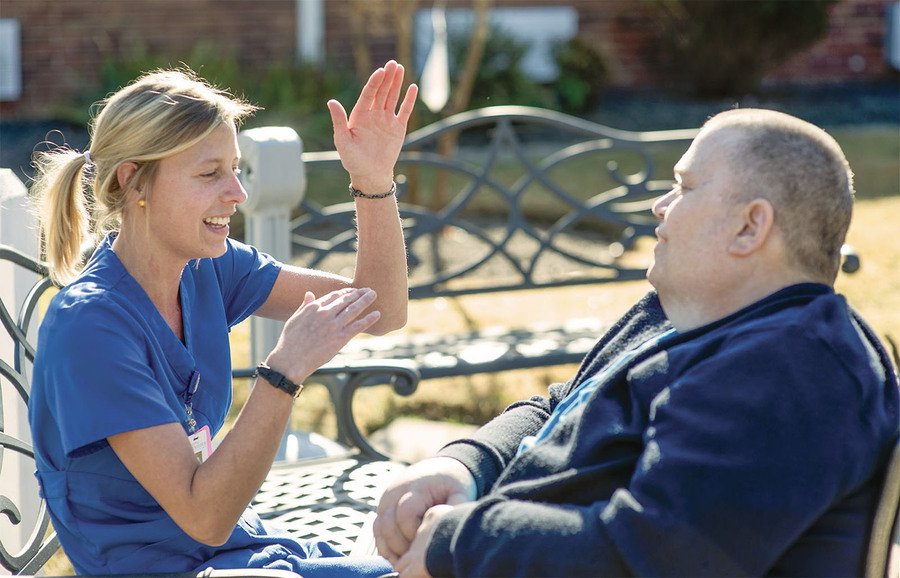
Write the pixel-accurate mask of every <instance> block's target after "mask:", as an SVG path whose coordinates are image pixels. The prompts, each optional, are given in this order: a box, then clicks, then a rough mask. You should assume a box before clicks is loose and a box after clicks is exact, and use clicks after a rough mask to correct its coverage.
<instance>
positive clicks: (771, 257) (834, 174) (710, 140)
mask: <svg viewBox="0 0 900 578" xmlns="http://www.w3.org/2000/svg"><path fill="white" fill-rule="evenodd" d="M675 178H676V185H675V187H674V188H673V190H672V191H671V192H669V193H668V194H667V195H665V196H664V197H662V198H661V199H659V200H658V201H657V202H656V204H655V205H654V209H653V210H654V213H655V214H656V215H657V217H658V218H660V220H661V221H662V223H661V224H660V227H659V229H658V238H659V243H658V244H657V249H656V253H655V257H656V259H655V263H654V265H653V266H652V267H651V269H650V271H649V272H648V278H649V279H650V281H651V283H653V285H654V286H655V287H656V288H657V290H658V291H659V294H660V298H661V299H662V301H663V305H664V306H666V305H667V302H668V305H669V306H668V307H667V312H668V310H669V309H675V310H677V309H679V308H686V309H687V310H696V309H701V310H703V309H706V310H705V311H700V312H699V314H697V313H698V312H697V311H694V314H691V315H688V316H689V317H696V318H697V319H698V320H699V321H711V320H714V319H716V318H718V317H717V316H718V315H720V314H727V313H728V312H731V311H733V310H735V309H736V308H739V307H742V306H745V305H748V304H749V303H751V302H752V301H753V300H756V299H759V298H762V297H764V296H765V295H766V294H768V293H770V292H772V291H774V290H777V289H779V288H781V287H784V286H787V285H790V284H793V283H797V282H801V281H814V282H820V283H825V284H829V285H830V284H832V283H833V282H834V280H835V278H836V276H837V272H838V269H839V266H840V248H841V245H842V244H843V242H844V238H845V236H846V233H847V228H848V226H849V224H850V215H851V210H852V203H853V185H852V173H851V172H850V169H849V166H848V165H847V161H846V159H845V158H844V155H843V152H842V151H841V149H840V147H839V146H838V144H837V143H836V142H835V141H834V139H832V138H831V137H830V136H829V135H828V134H826V133H825V132H824V131H823V130H821V129H819V128H817V127H815V126H813V125H811V124H809V123H807V122H804V121H802V120H800V119H797V118H794V117H792V116H789V115H786V114H783V113H778V112H774V111H768V110H753V109H744V110H732V111H728V112H724V113H721V114H719V115H716V116H714V117H713V118H711V119H710V120H709V121H708V122H707V123H706V124H705V125H704V127H703V129H702V130H701V132H700V134H699V135H698V136H697V138H696V139H695V140H694V142H693V143H692V144H691V147H690V148H689V149H688V151H687V153H685V155H684V156H683V157H682V159H681V160H680V161H679V162H678V163H677V164H676V165H675ZM670 315H671V314H670ZM710 317H711V318H710Z"/></svg>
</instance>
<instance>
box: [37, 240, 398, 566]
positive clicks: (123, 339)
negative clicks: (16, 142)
mask: <svg viewBox="0 0 900 578" xmlns="http://www.w3.org/2000/svg"><path fill="white" fill-rule="evenodd" d="M113 239H114V236H112V235H111V236H109V237H107V238H106V239H105V241H104V242H103V243H102V244H101V245H100V247H99V248H98V249H97V251H96V252H95V253H94V255H93V256H92V257H91V259H90V261H89V262H88V264H87V266H86V267H85V269H84V271H83V272H82V273H81V275H80V276H79V277H78V279H77V280H76V281H74V282H73V283H71V284H70V285H67V286H66V287H64V288H63V289H62V290H61V291H60V292H59V293H58V294H57V295H56V296H55V297H54V299H53V300H52V302H51V303H50V307H49V309H48V311H47V314H46V316H45V318H44V321H43V323H42V324H41V328H40V332H39V335H38V348H37V356H36V358H35V363H34V375H33V381H32V392H31V400H30V403H29V420H30V422H31V430H32V432H34V435H33V437H34V449H35V459H36V462H37V472H36V476H37V478H38V481H39V482H40V486H41V492H42V496H43V497H44V498H45V499H46V500H47V505H48V508H49V511H50V515H51V518H52V520H53V526H54V528H55V529H56V531H57V533H58V535H59V540H60V543H61V544H62V546H63V549H64V550H65V552H66V554H67V555H68V556H69V559H70V560H71V561H72V564H73V566H74V567H75V570H76V571H77V572H79V573H98V574H104V573H128V572H139V571H140V572H146V571H155V572H179V571H190V570H199V569H204V568H207V567H216V568H279V569H290V570H294V571H299V572H301V573H303V574H304V575H305V576H308V577H311V576H330V575H335V576H338V575H341V576H350V575H353V576H363V575H370V576H373V575H374V576H377V575H378V574H381V573H383V572H387V571H389V567H388V566H387V563H386V562H385V561H383V560H381V559H377V558H376V559H369V560H362V561H359V560H357V561H356V562H354V563H350V559H348V558H338V557H339V556H340V554H339V553H338V552H337V551H336V550H334V549H333V548H332V547H331V546H329V545H328V544H325V543H322V542H300V541H298V540H295V539H293V538H291V537H289V536H287V535H284V534H272V533H270V532H267V530H266V529H265V528H264V527H263V526H262V523H261V522H260V520H259V518H258V516H257V515H256V514H255V513H254V512H253V511H252V509H250V508H248V509H247V510H246V511H245V512H244V514H243V516H242V517H241V519H240V521H239V523H238V524H237V526H236V527H235V529H234V532H233V533H232V535H231V538H230V539H229V540H228V542H227V543H226V544H224V545H222V546H219V547H211V546H206V545H204V544H201V543H200V542H197V541H195V540H193V539H192V538H190V537H189V536H188V535H187V534H185V533H184V531H183V530H181V528H180V527H178V525H177V524H175V522H174V521H173V520H172V518H171V517H170V516H169V515H168V514H167V513H166V512H165V511H164V510H163V509H162V508H161V507H160V505H159V503H157V501H156V500H154V499H153V497H152V496H151V495H150V494H149V493H148V492H147V491H146V490H145V489H144V488H143V486H141V485H140V483H138V481H137V480H136V479H135V478H134V477H133V476H132V475H131V474H130V473H129V471H128V470H127V469H126V468H125V466H124V465H123V464H122V462H121V461H120V460H119V459H118V457H117V456H116V454H115V452H113V451H112V448H111V447H110V446H109V443H108V442H107V441H106V438H107V437H109V436H111V435H114V434H118V433H123V432H127V431H132V430H136V429H142V428H147V427H152V426H156V425H161V424H166V423H173V422H175V423H180V424H182V427H184V428H185V435H187V431H188V430H187V414H186V410H185V399H184V396H185V393H186V390H187V387H188V384H189V383H190V380H191V376H192V375H193V374H194V373H195V372H197V373H199V374H200V385H199V388H198V389H197V391H196V393H195V394H194V396H193V400H192V407H193V414H194V418H195V419H196V420H197V428H198V429H199V428H202V427H203V426H207V425H208V426H209V428H210V431H211V432H212V434H213V435H215V434H216V432H218V431H219V429H220V428H221V427H222V424H223V422H224V420H225V416H226V414H227V412H228V408H229V407H230V405H231V353H230V347H229V342H228V331H229V330H230V328H231V327H232V326H234V325H235V324H237V323H239V322H240V321H242V320H243V319H245V318H246V317H247V316H249V315H250V314H251V313H253V312H254V311H255V310H256V309H257V308H258V307H259V306H260V305H262V303H263V302H264V301H265V300H266V298H267V297H268V295H269V292H270V291H271V289H272V286H273V284H274V283H275V279H276V277H277V276H278V273H279V271H280V269H281V265H280V264H279V263H278V262H277V261H275V260H274V259H272V258H271V257H269V256H268V255H265V254H262V253H260V252H258V251H257V250H256V249H254V248H253V247H250V246H247V245H243V244H241V243H238V242H235V241H232V240H229V241H228V249H227V251H226V253H225V255H223V256H222V257H219V258H217V259H201V260H199V261H198V262H191V263H189V264H188V265H187V266H186V267H185V269H184V271H183V273H182V276H181V285H180V294H181V305H182V316H183V324H184V342H183V343H182V341H181V340H179V339H178V337H176V335H175V334H174V333H173V332H172V330H171V329H170V328H169V326H168V325H167V324H166V322H165V320H164V319H163V318H162V316H161V315H160V313H159V311H158V310H157V309H156V307H155V306H154V305H153V303H152V302H151V301H150V298H149V296H148V295H147V294H146V292H145V291H144V290H143V288H142V287H141V286H140V285H139V284H138V283H137V281H136V280H135V279H134V278H133V277H132V276H131V275H130V274H129V273H128V271H127V270H126V269H125V267H124V266H123V265H122V262H121V261H119V259H118V257H117V256H116V254H115V253H114V252H113V250H112V241H113Z"/></svg>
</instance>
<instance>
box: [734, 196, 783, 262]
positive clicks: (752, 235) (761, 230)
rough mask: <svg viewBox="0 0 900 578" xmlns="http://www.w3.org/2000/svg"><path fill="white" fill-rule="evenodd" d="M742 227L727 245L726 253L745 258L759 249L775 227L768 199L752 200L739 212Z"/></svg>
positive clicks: (773, 212) (773, 210)
mask: <svg viewBox="0 0 900 578" xmlns="http://www.w3.org/2000/svg"><path fill="white" fill-rule="evenodd" d="M741 218H742V227H741V229H740V231H738V234H737V235H736V236H735V237H734V239H732V240H731V243H730V244H729V245H728V252H729V253H731V254H732V255H734V256H737V257H746V256H748V255H750V254H752V253H754V252H756V251H758V250H759V249H761V248H762V247H763V246H764V245H765V244H766V242H767V241H768V240H769V237H770V236H771V234H772V228H773V227H774V226H775V208H774V207H773V206H772V203H770V202H769V201H768V199H762V198H759V199H753V200H752V201H750V202H749V203H747V204H745V205H744V207H743V209H742V210H741Z"/></svg>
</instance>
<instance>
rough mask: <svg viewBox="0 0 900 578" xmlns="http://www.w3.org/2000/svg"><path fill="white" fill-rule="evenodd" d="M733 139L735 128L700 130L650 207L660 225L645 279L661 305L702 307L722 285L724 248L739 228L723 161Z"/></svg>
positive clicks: (737, 207)
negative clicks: (670, 185) (666, 187)
mask: <svg viewBox="0 0 900 578" xmlns="http://www.w3.org/2000/svg"><path fill="white" fill-rule="evenodd" d="M736 137H737V134H736V132H735V130H734V129H718V130H717V129H713V130H704V131H701V133H700V134H699V135H698V136H697V138H696V139H694V142H693V143H692V144H691V146H690V148H689V149H688V151H687V152H686V153H685V154H684V156H683V157H681V160H680V161H678V163H677V164H676V165H675V183H676V184H675V186H674V187H673V188H672V190H671V191H669V192H668V193H667V194H666V195H664V196H663V197H660V198H659V199H658V200H657V201H656V203H654V205H653V214H654V215H656V217H657V218H658V219H660V221H661V222H660V225H659V227H657V229H656V236H657V244H656V249H655V250H654V262H653V265H652V266H651V267H650V269H649V270H648V271H647V278H648V279H649V281H650V283H651V284H652V285H653V286H654V287H655V288H656V290H657V292H658V293H659V296H660V300H661V301H662V303H663V305H664V306H666V305H667V304H669V305H672V306H677V304H684V303H690V304H692V305H693V306H695V307H696V306H702V304H703V303H704V302H705V300H707V299H709V298H710V297H713V298H714V297H715V295H716V293H715V292H716V291H718V290H721V289H722V288H723V286H725V285H727V281H728V279H729V277H728V276H729V270H730V269H729V267H730V266H731V265H733V262H732V259H731V258H730V257H729V255H728V252H727V249H728V245H729V243H730V242H731V240H732V239H733V238H734V235H736V234H737V232H739V231H740V228H741V226H742V225H741V221H740V218H739V216H740V204H739V203H736V202H735V201H733V200H731V198H732V193H733V192H734V190H735V187H736V183H737V179H736V178H735V177H734V175H733V170H732V167H731V161H730V160H729V158H728V153H729V151H731V150H732V148H733V147H734V146H735V139H736Z"/></svg>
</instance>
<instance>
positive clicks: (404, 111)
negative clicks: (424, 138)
mask: <svg viewBox="0 0 900 578" xmlns="http://www.w3.org/2000/svg"><path fill="white" fill-rule="evenodd" d="M418 94H419V87H418V86H416V85H415V84H410V85H409V88H407V89H406V96H405V97H403V102H402V103H400V110H399V111H398V112H397V118H398V119H399V120H400V122H402V123H403V125H404V126H406V124H407V122H408V121H409V117H410V115H412V111H413V107H415V106H416V96H418Z"/></svg>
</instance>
